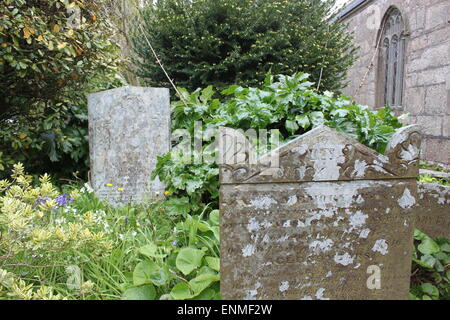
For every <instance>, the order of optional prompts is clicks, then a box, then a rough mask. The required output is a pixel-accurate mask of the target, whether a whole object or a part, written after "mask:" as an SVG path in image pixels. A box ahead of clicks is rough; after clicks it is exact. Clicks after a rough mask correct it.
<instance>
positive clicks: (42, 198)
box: [34, 197, 50, 206]
mask: <svg viewBox="0 0 450 320" xmlns="http://www.w3.org/2000/svg"><path fill="white" fill-rule="evenodd" d="M48 200H50V198H49V197H39V198H38V199H37V200H36V201H35V202H34V203H35V204H36V205H37V206H39V205H41V204H45V203H46V202H47V201H48Z"/></svg>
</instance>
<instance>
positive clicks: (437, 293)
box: [410, 229, 450, 300]
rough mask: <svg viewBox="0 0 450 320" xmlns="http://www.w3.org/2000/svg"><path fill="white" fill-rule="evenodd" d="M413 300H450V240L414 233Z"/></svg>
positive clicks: (411, 296)
mask: <svg viewBox="0 0 450 320" xmlns="http://www.w3.org/2000/svg"><path fill="white" fill-rule="evenodd" d="M414 240H415V248H414V252H413V258H412V260H413V272H412V277H411V283H412V285H411V293H410V299H412V300H449V299H450V240H449V239H445V238H437V239H434V240H433V239H432V238H430V237H429V236H427V235H426V234H424V233H423V232H421V231H420V230H418V229H416V230H415V231H414Z"/></svg>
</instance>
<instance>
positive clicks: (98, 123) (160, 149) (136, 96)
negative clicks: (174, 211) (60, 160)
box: [88, 87, 170, 205]
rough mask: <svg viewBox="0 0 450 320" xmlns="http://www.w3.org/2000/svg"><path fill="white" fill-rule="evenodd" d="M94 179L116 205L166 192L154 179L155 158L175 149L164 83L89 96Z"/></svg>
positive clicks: (99, 190) (96, 186) (97, 188)
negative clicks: (162, 84) (159, 85)
mask: <svg viewBox="0 0 450 320" xmlns="http://www.w3.org/2000/svg"><path fill="white" fill-rule="evenodd" d="M88 105H89V147H90V159H91V183H92V187H93V188H94V191H95V193H96V194H97V195H98V196H99V197H100V198H101V199H104V200H108V202H110V203H111V204H113V205H124V204H127V203H139V202H142V201H143V200H144V199H145V198H153V197H155V195H157V194H158V193H159V194H161V193H163V192H164V185H163V184H162V183H161V182H160V181H159V180H157V179H156V180H155V181H151V179H150V176H151V172H152V171H153V170H154V169H155V166H156V158H157V156H159V155H163V154H164V153H167V152H169V151H170V96H169V90H168V89H164V88H144V87H122V88H117V89H112V90H108V91H104V92H99V93H94V94H91V95H89V96H88Z"/></svg>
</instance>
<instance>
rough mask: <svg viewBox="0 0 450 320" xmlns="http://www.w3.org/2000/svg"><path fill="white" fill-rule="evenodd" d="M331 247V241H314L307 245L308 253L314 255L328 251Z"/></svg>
mask: <svg viewBox="0 0 450 320" xmlns="http://www.w3.org/2000/svg"><path fill="white" fill-rule="evenodd" d="M331 247H333V240H331V239H327V240H324V241H320V240H315V241H313V242H311V243H310V244H309V251H310V252H312V253H314V254H319V253H322V252H323V253H324V252H328V251H330V250H331Z"/></svg>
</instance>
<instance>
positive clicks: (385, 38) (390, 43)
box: [379, 8, 406, 106]
mask: <svg viewBox="0 0 450 320" xmlns="http://www.w3.org/2000/svg"><path fill="white" fill-rule="evenodd" d="M381 30H382V33H381V37H382V38H381V39H380V40H381V41H380V43H381V46H380V61H379V63H380V64H379V67H380V73H379V84H380V90H379V94H380V95H381V96H382V97H381V99H380V102H381V103H382V104H384V105H391V106H401V105H402V98H403V70H404V56H405V37H406V35H405V27H404V23H403V18H402V15H401V13H400V11H399V10H398V9H397V8H392V9H390V10H389V11H388V12H387V14H386V17H385V19H384V23H383V26H382V29H381Z"/></svg>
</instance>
